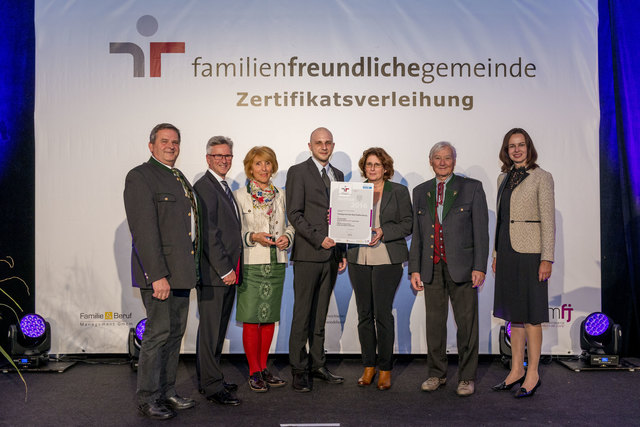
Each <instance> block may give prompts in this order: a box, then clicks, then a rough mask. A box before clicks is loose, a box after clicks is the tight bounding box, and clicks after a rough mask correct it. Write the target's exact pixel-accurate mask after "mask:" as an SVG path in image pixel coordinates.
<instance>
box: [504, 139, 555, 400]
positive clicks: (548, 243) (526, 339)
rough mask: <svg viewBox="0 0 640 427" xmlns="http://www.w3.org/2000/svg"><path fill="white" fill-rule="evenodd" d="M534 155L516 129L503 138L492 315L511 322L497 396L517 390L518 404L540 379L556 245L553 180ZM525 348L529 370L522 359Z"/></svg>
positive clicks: (536, 387)
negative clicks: (507, 367)
mask: <svg viewBox="0 0 640 427" xmlns="http://www.w3.org/2000/svg"><path fill="white" fill-rule="evenodd" d="M537 159H538V153H537V152H536V149H535V147H534V145H533V141H532V140H531V137H530V136H529V134H528V133H527V132H526V131H525V130H524V129H520V128H514V129H511V130H510V131H509V132H507V134H506V135H505V136H504V139H503V142H502V147H501V148H500V160H501V161H502V174H500V176H499V177H498V204H497V217H498V221H497V226H496V243H495V250H494V252H493V264H492V269H493V272H494V273H495V276H496V282H495V295H494V304H493V314H494V316H496V317H499V318H501V319H504V320H506V321H508V322H511V352H512V360H511V362H512V363H511V371H510V372H509V375H507V378H506V379H505V380H504V381H503V382H502V383H500V384H498V385H496V386H494V387H492V388H493V390H495V391H502V390H510V389H511V388H512V387H513V386H514V385H515V384H520V387H519V389H518V390H517V391H516V393H515V394H514V396H515V397H516V398H522V397H530V396H533V395H534V393H535V392H536V390H537V389H538V387H540V385H541V381H540V375H539V373H538V364H539V361H540V352H541V349H542V323H543V322H548V321H549V307H548V291H547V279H549V277H550V276H551V267H552V264H553V251H554V245H555V202H554V194H553V177H552V176H551V174H550V173H549V172H546V171H544V170H543V169H542V168H540V167H539V166H538V165H537V164H536V160H537ZM525 344H526V345H527V362H528V368H527V370H526V372H525V368H524V353H525Z"/></svg>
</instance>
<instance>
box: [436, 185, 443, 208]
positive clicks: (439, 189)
mask: <svg viewBox="0 0 640 427" xmlns="http://www.w3.org/2000/svg"><path fill="white" fill-rule="evenodd" d="M443 197H444V182H439V183H438V204H437V206H440V205H441V204H442V199H443Z"/></svg>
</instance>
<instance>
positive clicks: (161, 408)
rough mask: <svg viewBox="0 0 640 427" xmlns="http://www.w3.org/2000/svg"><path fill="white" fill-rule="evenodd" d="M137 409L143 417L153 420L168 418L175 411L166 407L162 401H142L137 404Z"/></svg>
mask: <svg viewBox="0 0 640 427" xmlns="http://www.w3.org/2000/svg"><path fill="white" fill-rule="evenodd" d="M138 411H140V413H142V415H144V416H145V417H148V418H153V419H154V420H168V419H169V418H173V417H175V416H176V413H175V412H174V411H173V410H172V409H169V408H167V407H166V406H165V405H163V404H162V403H158V402H154V403H143V404H142V405H139V406H138Z"/></svg>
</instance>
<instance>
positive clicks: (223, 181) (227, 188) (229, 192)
mask: <svg viewBox="0 0 640 427" xmlns="http://www.w3.org/2000/svg"><path fill="white" fill-rule="evenodd" d="M220 182H222V186H223V187H224V194H226V195H227V197H228V198H229V201H230V202H231V206H233V209H234V211H235V212H236V218H237V217H238V211H237V210H236V201H235V200H234V198H233V194H231V189H230V188H229V184H227V181H225V180H224V179H223V180H222V181H220Z"/></svg>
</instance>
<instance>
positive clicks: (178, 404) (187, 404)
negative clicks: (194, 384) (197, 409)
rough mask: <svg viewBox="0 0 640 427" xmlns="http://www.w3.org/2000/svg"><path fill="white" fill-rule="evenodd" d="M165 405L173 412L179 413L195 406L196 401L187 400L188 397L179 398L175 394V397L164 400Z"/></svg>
mask: <svg viewBox="0 0 640 427" xmlns="http://www.w3.org/2000/svg"><path fill="white" fill-rule="evenodd" d="M164 403H165V405H167V406H170V407H171V408H173V410H174V411H179V410H181V409H189V408H193V407H194V406H196V401H195V400H193V399H189V398H188V397H180V396H178V395H177V394H176V395H175V396H171V397H167V398H166V399H165V400H164Z"/></svg>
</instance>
